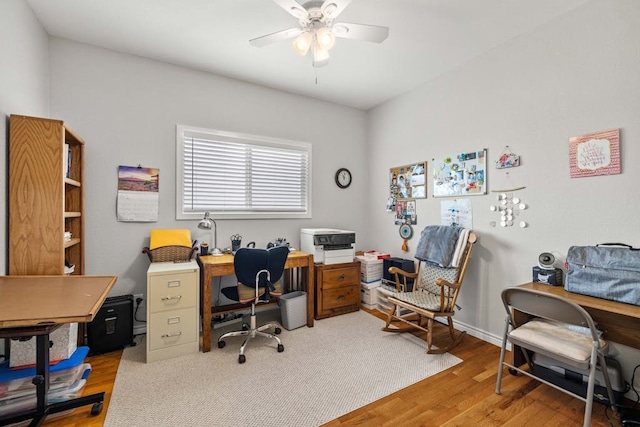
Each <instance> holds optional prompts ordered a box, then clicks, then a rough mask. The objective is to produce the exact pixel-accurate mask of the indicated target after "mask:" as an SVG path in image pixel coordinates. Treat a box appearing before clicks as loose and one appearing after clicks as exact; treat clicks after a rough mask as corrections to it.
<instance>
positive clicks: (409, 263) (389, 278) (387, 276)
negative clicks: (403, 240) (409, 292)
mask: <svg viewBox="0 0 640 427" xmlns="http://www.w3.org/2000/svg"><path fill="white" fill-rule="evenodd" d="M389 267H398V268H399V269H401V270H404V271H407V272H409V273H414V272H415V271H416V265H415V263H414V262H413V260H411V259H403V258H396V257H391V258H385V259H383V260H382V279H383V282H386V283H387V284H391V285H393V284H395V283H396V278H395V277H394V276H393V275H392V274H391V273H389ZM407 282H408V283H409V284H410V285H413V280H409V281H407Z"/></svg>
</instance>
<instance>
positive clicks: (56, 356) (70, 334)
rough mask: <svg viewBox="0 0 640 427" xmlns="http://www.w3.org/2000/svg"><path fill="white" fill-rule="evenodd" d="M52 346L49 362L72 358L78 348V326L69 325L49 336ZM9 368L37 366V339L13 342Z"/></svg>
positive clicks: (74, 324)
mask: <svg viewBox="0 0 640 427" xmlns="http://www.w3.org/2000/svg"><path fill="white" fill-rule="evenodd" d="M49 341H50V342H51V343H53V344H52V346H51V347H50V348H49V360H50V361H51V362H52V363H54V362H58V361H60V360H64V359H68V358H69V357H71V355H72V354H73V352H74V351H76V348H77V346H78V324H77V323H67V324H65V325H62V326H60V327H59V328H58V329H56V330H55V331H53V332H52V333H51V334H50V335H49ZM9 342H10V344H9V345H10V357H9V367H11V368H19V367H25V366H34V365H35V364H36V337H31V338H30V339H28V340H26V341H19V340H13V339H12V340H11V341H9Z"/></svg>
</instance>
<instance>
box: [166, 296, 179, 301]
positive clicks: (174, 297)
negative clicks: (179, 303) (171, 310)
mask: <svg viewBox="0 0 640 427" xmlns="http://www.w3.org/2000/svg"><path fill="white" fill-rule="evenodd" d="M172 299H178V300H179V299H182V295H176V296H173V297H162V298H161V300H162V301H170V300H172Z"/></svg>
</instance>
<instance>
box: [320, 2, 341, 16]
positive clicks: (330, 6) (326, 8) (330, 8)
mask: <svg viewBox="0 0 640 427" xmlns="http://www.w3.org/2000/svg"><path fill="white" fill-rule="evenodd" d="M336 10H338V6H337V5H336V4H335V3H329V2H327V3H325V4H324V5H323V6H322V13H323V14H324V16H326V17H327V18H329V19H331V18H333V17H335V13H336Z"/></svg>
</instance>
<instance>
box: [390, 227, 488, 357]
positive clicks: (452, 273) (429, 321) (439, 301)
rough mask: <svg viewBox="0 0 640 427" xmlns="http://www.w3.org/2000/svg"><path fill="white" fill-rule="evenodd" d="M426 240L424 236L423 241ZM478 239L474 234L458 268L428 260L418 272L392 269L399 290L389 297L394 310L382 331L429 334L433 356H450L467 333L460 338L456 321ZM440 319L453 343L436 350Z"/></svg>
mask: <svg viewBox="0 0 640 427" xmlns="http://www.w3.org/2000/svg"><path fill="white" fill-rule="evenodd" d="M424 238H425V237H424V234H423V237H422V238H421V240H422V239H424ZM477 240H478V238H477V236H476V235H475V234H474V233H471V232H470V233H469V235H468V238H467V240H466V244H465V246H464V248H462V251H463V252H462V255H461V257H460V262H459V263H458V264H457V267H441V266H438V265H435V264H432V263H429V262H427V261H420V262H419V264H418V271H416V272H415V273H411V272H407V271H404V270H401V269H399V268H398V267H390V268H389V273H391V274H392V275H394V277H395V284H396V291H395V292H394V293H393V294H392V295H390V296H389V297H388V300H389V302H390V303H391V305H392V307H391V309H390V310H389V313H388V315H387V323H386V325H385V326H384V328H382V330H383V331H386V332H410V331H414V330H416V329H419V330H422V331H425V332H426V333H427V353H429V354H439V353H446V352H447V351H449V350H451V349H452V348H453V347H455V346H456V345H458V344H459V343H460V341H461V340H462V337H463V336H464V334H465V332H464V331H463V332H460V333H458V334H457V335H456V332H455V330H454V328H453V319H452V318H453V315H454V314H455V309H456V302H457V300H458V295H459V294H460V290H461V288H462V281H463V279H464V276H465V273H466V271H467V266H468V264H469V258H470V257H471V251H472V249H473V245H474V244H475V243H476V242H477ZM421 243H422V242H421ZM418 246H420V243H419V244H418ZM414 285H415V286H414ZM398 308H401V309H404V310H403V311H405V313H404V314H400V312H399V310H398ZM407 311H408V313H407ZM438 318H444V319H447V324H448V327H449V334H450V336H451V342H450V343H449V344H447V345H445V346H442V347H439V348H433V349H432V345H433V326H434V324H435V323H437V322H434V321H435V320H436V319H438Z"/></svg>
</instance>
